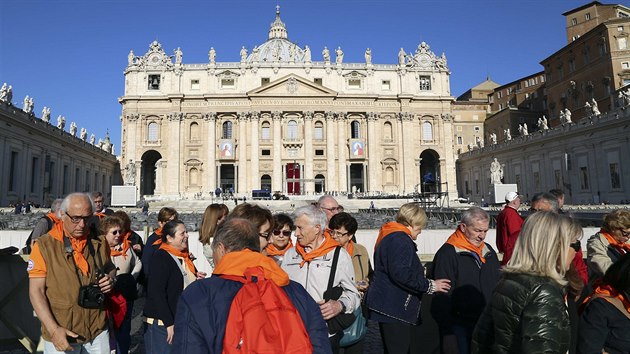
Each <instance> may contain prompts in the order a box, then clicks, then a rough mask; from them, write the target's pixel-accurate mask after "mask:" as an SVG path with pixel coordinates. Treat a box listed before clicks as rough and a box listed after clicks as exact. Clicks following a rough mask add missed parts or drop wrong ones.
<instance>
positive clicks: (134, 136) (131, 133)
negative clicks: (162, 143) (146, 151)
mask: <svg viewBox="0 0 630 354" xmlns="http://www.w3.org/2000/svg"><path fill="white" fill-rule="evenodd" d="M138 118H139V115H137V114H127V115H126V116H125V118H124V119H127V124H126V126H127V132H126V134H127V136H123V139H124V141H126V142H127V144H125V146H124V147H125V153H124V154H121V155H122V158H123V160H122V161H129V160H134V161H137V160H140V158H141V157H142V156H136V146H139V145H140V144H142V142H143V141H144V140H145V139H146V138H147V137H144V138H143V137H142V122H143V120H142V119H138ZM138 128H140V129H138ZM162 136H163V132H162V134H159V135H158V139H161V137H162ZM120 150H121V153H122V146H121V149H120Z"/></svg>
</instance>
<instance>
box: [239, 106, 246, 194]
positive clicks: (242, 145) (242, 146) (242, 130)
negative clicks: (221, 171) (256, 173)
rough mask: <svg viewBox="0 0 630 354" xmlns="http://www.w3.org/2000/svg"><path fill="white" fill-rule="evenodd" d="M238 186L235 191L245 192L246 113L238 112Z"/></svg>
mask: <svg viewBox="0 0 630 354" xmlns="http://www.w3.org/2000/svg"><path fill="white" fill-rule="evenodd" d="M237 147H238V179H237V180H238V182H237V183H238V186H236V193H238V194H245V193H247V179H246V178H247V113H246V112H239V113H238V142H237Z"/></svg>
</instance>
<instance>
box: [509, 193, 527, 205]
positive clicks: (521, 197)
mask: <svg viewBox="0 0 630 354" xmlns="http://www.w3.org/2000/svg"><path fill="white" fill-rule="evenodd" d="M516 198H520V199H523V196H522V195H519V194H518V193H516V192H507V194H505V201H506V202H508V203H509V202H511V201H513V200H514V199H516Z"/></svg>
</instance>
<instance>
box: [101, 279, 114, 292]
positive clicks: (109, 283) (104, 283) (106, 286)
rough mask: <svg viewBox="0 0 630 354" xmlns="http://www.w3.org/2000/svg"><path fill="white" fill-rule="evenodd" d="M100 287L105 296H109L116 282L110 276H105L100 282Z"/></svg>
mask: <svg viewBox="0 0 630 354" xmlns="http://www.w3.org/2000/svg"><path fill="white" fill-rule="evenodd" d="M98 286H99V288H101V291H102V292H103V294H107V293H108V292H110V291H112V289H113V288H114V280H113V279H112V278H110V277H109V275H104V276H102V277H101V279H99V280H98Z"/></svg>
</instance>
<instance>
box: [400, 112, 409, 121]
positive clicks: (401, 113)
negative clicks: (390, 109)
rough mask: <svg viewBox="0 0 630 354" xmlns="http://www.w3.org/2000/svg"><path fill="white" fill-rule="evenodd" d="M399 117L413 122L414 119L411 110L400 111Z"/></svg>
mask: <svg viewBox="0 0 630 354" xmlns="http://www.w3.org/2000/svg"><path fill="white" fill-rule="evenodd" d="M398 118H399V119H400V120H401V121H403V122H411V121H412V120H413V114H410V113H409V112H400V113H398Z"/></svg>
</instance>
